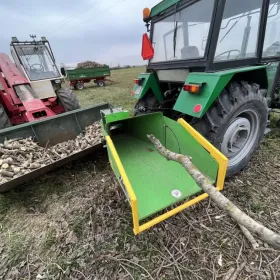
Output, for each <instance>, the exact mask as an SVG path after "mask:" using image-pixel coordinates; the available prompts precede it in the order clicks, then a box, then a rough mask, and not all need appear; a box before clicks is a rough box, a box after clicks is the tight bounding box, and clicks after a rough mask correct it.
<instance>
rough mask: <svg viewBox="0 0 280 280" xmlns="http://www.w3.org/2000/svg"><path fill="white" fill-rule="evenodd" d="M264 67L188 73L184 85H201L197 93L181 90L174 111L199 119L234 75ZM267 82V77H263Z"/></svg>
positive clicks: (263, 67)
mask: <svg viewBox="0 0 280 280" xmlns="http://www.w3.org/2000/svg"><path fill="white" fill-rule="evenodd" d="M266 67H267V66H266V65H263V66H253V67H243V68H237V69H231V70H225V71H220V72H215V73H205V72H192V73H189V75H188V77H187V80H186V82H185V84H198V85H201V91H200V92H199V93H189V92H188V91H185V90H184V89H183V88H182V90H181V92H180V95H179V97H178V99H177V101H176V103H175V105H174V107H173V109H174V110H175V111H178V112H181V113H183V114H187V115H190V116H193V117H196V118H201V117H203V115H204V114H205V113H206V112H207V110H208V109H209V108H210V106H211V105H212V104H213V102H214V101H215V100H216V98H217V97H218V96H219V94H220V93H221V92H222V90H223V89H224V88H225V87H226V85H227V84H228V83H229V81H230V80H231V79H232V77H233V76H234V75H235V74H238V73H243V72H250V71H256V70H260V69H266ZM265 78H266V80H267V76H266V77H265Z"/></svg>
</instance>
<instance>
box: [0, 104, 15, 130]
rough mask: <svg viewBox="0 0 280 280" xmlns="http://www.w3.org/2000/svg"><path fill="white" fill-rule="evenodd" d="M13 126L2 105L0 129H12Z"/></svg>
mask: <svg viewBox="0 0 280 280" xmlns="http://www.w3.org/2000/svg"><path fill="white" fill-rule="evenodd" d="M11 126H12V124H11V122H10V120H9V118H8V116H7V114H6V112H5V109H4V108H3V106H2V105H1V104H0V129H4V128H7V127H11Z"/></svg>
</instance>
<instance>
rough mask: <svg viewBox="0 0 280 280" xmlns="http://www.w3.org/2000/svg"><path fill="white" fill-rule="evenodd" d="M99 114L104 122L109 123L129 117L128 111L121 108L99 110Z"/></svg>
mask: <svg viewBox="0 0 280 280" xmlns="http://www.w3.org/2000/svg"><path fill="white" fill-rule="evenodd" d="M101 116H102V119H103V121H104V123H111V122H115V121H119V120H123V119H127V118H128V117H129V112H128V111H126V110H123V109H121V108H113V109H112V108H111V109H106V110H102V111H101Z"/></svg>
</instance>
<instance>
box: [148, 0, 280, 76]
mask: <svg viewBox="0 0 280 280" xmlns="http://www.w3.org/2000/svg"><path fill="white" fill-rule="evenodd" d="M197 1H198V0H182V1H181V2H179V3H177V5H178V6H179V7H177V11H180V10H182V9H184V8H186V7H188V6H190V5H192V4H194V3H195V2H197ZM225 3H226V0H215V4H214V9H213V15H212V19H211V24H210V29H209V38H208V41H207V45H206V48H205V53H204V57H203V58H201V59H191V60H190V59H188V60H178V61H165V62H154V63H153V62H149V64H148V66H147V70H148V71H152V70H163V69H178V68H182V69H183V68H192V70H193V71H206V72H209V71H219V70H224V69H230V68H238V67H239V68H240V67H245V66H252V65H260V64H265V63H267V62H272V61H279V60H280V56H274V57H266V58H263V57H262V52H263V44H264V38H265V31H266V22H267V14H268V10H269V5H270V1H268V0H263V3H262V7H261V14H260V22H259V34H258V39H257V49H256V56H255V57H250V58H242V59H235V60H227V61H217V62H214V57H215V52H216V47H217V44H218V37H219V32H220V27H221V23H222V18H223V12H224V7H225ZM174 11H175V5H173V6H172V7H170V8H168V9H167V10H166V12H164V13H163V14H162V15H159V16H155V17H154V19H153V20H152V23H151V31H150V32H151V33H150V37H151V39H152V38H153V29H154V23H156V22H158V21H160V20H162V19H164V18H165V17H167V16H170V15H172V14H173V13H174Z"/></svg>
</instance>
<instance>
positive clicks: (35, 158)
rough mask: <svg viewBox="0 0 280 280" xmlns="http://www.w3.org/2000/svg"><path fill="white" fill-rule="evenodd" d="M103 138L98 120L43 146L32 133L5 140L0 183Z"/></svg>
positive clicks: (0, 150)
mask: <svg viewBox="0 0 280 280" xmlns="http://www.w3.org/2000/svg"><path fill="white" fill-rule="evenodd" d="M101 139H102V133H101V127H100V125H99V123H98V122H96V123H94V124H93V125H90V126H88V127H86V129H85V132H84V134H81V135H78V136H77V137H76V138H75V139H73V140H69V141H67V142H62V143H59V144H57V145H55V146H52V147H41V146H39V145H38V143H36V142H34V141H33V139H32V138H31V137H30V138H26V139H11V140H6V141H4V143H2V144H0V184H3V183H6V182H8V181H9V180H12V179H14V178H17V177H19V176H22V175H24V174H27V173H29V172H31V171H33V170H35V169H37V168H41V167H44V166H46V165H48V164H51V163H53V162H55V161H57V160H60V159H63V158H65V157H67V156H70V155H72V154H75V153H78V152H80V151H82V150H85V149H87V148H90V147H92V146H94V145H96V144H98V143H100V142H101Z"/></svg>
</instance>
